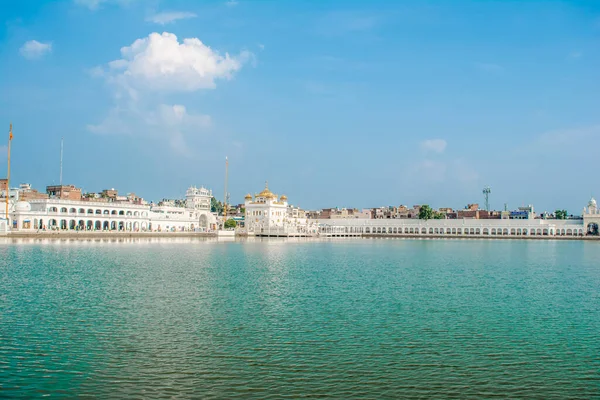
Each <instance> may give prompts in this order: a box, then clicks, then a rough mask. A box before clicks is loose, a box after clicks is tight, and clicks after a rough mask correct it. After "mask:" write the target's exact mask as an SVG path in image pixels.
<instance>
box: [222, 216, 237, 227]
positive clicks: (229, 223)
mask: <svg viewBox="0 0 600 400" xmlns="http://www.w3.org/2000/svg"><path fill="white" fill-rule="evenodd" d="M236 226H237V222H235V220H234V219H232V218H229V219H228V220H227V221H225V229H230V228H235V227H236Z"/></svg>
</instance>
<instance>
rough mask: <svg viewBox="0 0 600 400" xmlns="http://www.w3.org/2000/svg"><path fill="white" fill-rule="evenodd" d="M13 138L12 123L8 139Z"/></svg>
mask: <svg viewBox="0 0 600 400" xmlns="http://www.w3.org/2000/svg"><path fill="white" fill-rule="evenodd" d="M12 138H13V134H12V124H10V131H9V132H8V140H12Z"/></svg>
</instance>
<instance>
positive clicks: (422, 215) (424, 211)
mask: <svg viewBox="0 0 600 400" xmlns="http://www.w3.org/2000/svg"><path fill="white" fill-rule="evenodd" d="M431 218H433V210H432V209H431V207H429V206H428V205H427V204H423V205H422V206H421V209H420V210H419V219H424V220H425V221H427V220H428V219H431Z"/></svg>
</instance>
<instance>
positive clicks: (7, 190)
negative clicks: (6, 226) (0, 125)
mask: <svg viewBox="0 0 600 400" xmlns="http://www.w3.org/2000/svg"><path fill="white" fill-rule="evenodd" d="M12 139H13V133H12V122H11V123H10V129H9V131H8V152H7V158H8V168H7V170H6V222H7V223H8V198H9V197H10V144H11V142H12Z"/></svg>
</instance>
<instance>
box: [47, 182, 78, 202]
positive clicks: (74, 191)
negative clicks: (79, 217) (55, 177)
mask: <svg viewBox="0 0 600 400" xmlns="http://www.w3.org/2000/svg"><path fill="white" fill-rule="evenodd" d="M46 193H47V194H48V196H49V197H52V198H55V199H60V200H73V201H81V189H80V188H76V187H75V186H73V185H52V186H46Z"/></svg>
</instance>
